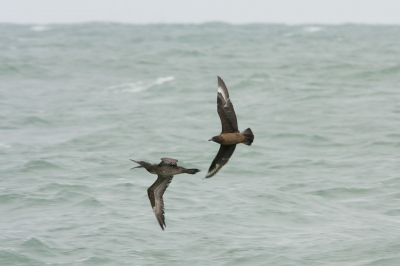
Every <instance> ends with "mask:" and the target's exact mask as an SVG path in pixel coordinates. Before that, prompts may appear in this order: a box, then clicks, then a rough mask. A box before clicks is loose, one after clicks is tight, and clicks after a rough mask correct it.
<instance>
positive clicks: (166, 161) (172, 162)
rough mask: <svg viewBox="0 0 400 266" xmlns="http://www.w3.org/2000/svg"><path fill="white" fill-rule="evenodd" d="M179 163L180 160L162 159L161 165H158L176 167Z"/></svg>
mask: <svg viewBox="0 0 400 266" xmlns="http://www.w3.org/2000/svg"><path fill="white" fill-rule="evenodd" d="M177 162H178V160H176V159H172V158H161V163H159V164H158V165H160V166H161V165H167V164H169V165H174V166H176V163H177Z"/></svg>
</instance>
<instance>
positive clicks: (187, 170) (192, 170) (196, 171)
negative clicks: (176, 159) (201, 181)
mask: <svg viewBox="0 0 400 266" xmlns="http://www.w3.org/2000/svg"><path fill="white" fill-rule="evenodd" d="M198 172H200V170H199V169H186V172H185V173H186V174H191V175H194V174H195V173H198Z"/></svg>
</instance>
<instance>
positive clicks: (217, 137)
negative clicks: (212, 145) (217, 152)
mask: <svg viewBox="0 0 400 266" xmlns="http://www.w3.org/2000/svg"><path fill="white" fill-rule="evenodd" d="M208 141H214V142H216V143H221V142H222V137H221V136H214V137H212V138H211V139H209V140H208Z"/></svg>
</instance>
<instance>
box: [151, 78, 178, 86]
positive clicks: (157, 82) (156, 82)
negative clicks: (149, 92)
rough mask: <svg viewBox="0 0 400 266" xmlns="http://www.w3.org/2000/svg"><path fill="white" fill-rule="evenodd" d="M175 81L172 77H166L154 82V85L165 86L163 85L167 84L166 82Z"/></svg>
mask: <svg viewBox="0 0 400 266" xmlns="http://www.w3.org/2000/svg"><path fill="white" fill-rule="evenodd" d="M174 79H175V77H172V76H169V77H165V78H158V79H156V81H155V82H154V84H156V85H161V84H163V83H165V82H168V81H172V80H174Z"/></svg>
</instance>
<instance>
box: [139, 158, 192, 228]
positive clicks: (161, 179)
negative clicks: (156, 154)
mask: <svg viewBox="0 0 400 266" xmlns="http://www.w3.org/2000/svg"><path fill="white" fill-rule="evenodd" d="M131 161H133V162H135V163H137V164H139V166H136V167H133V168H132V169H135V168H142V167H143V168H145V169H146V170H147V172H149V173H150V174H155V175H158V178H157V180H156V182H154V183H153V185H151V186H150V187H149V188H148V189H147V195H148V196H149V199H150V204H151V207H152V208H153V212H154V214H155V216H156V218H157V221H158V223H159V224H160V226H161V229H162V230H164V227H165V226H166V225H165V217H164V200H163V195H164V192H165V190H166V189H167V187H168V186H169V184H170V183H171V181H172V178H173V177H174V175H178V174H184V173H186V174H192V175H194V174H195V173H197V172H200V170H199V169H186V168H184V167H180V166H177V165H176V163H177V162H178V160H175V159H171V158H161V163H159V164H151V163H148V162H144V161H135V160H132V159H131Z"/></svg>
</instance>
